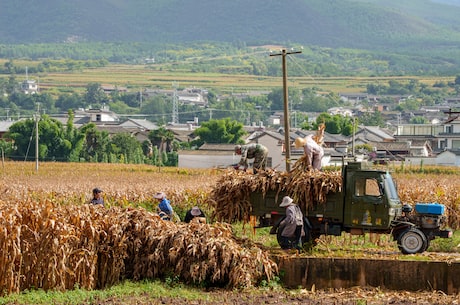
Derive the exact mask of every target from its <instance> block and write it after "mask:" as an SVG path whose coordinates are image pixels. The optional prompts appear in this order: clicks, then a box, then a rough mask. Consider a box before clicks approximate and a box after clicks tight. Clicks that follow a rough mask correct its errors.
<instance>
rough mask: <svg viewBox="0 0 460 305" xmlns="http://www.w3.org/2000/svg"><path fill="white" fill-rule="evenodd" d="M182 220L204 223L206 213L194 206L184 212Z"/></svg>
mask: <svg viewBox="0 0 460 305" xmlns="http://www.w3.org/2000/svg"><path fill="white" fill-rule="evenodd" d="M184 222H186V223H189V222H199V223H206V215H205V214H204V212H203V211H202V210H201V209H200V208H199V207H197V206H194V207H193V208H191V209H190V210H188V211H187V213H185V218H184Z"/></svg>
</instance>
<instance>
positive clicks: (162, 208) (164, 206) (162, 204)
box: [153, 192, 173, 220]
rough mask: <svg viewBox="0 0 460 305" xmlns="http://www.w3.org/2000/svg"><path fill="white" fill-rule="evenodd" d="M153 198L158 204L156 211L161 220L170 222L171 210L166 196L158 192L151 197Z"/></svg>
mask: <svg viewBox="0 0 460 305" xmlns="http://www.w3.org/2000/svg"><path fill="white" fill-rule="evenodd" d="M153 198H155V199H157V200H158V202H159V203H158V207H157V211H158V215H160V217H161V219H163V220H171V219H172V216H173V208H172V206H171V203H170V201H169V200H168V199H167V198H166V194H165V193H164V192H158V193H156V194H155V195H153Z"/></svg>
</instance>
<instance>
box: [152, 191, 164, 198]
mask: <svg viewBox="0 0 460 305" xmlns="http://www.w3.org/2000/svg"><path fill="white" fill-rule="evenodd" d="M165 197H166V194H165V193H163V192H158V193H156V194H155V195H153V198H155V199H163V198H165Z"/></svg>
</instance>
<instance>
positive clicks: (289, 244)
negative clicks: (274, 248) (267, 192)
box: [279, 196, 305, 249]
mask: <svg viewBox="0 0 460 305" xmlns="http://www.w3.org/2000/svg"><path fill="white" fill-rule="evenodd" d="M280 207H285V208H286V217H285V218H284V219H283V220H282V221H281V222H280V224H279V228H282V230H283V231H282V232H281V240H280V245H281V248H283V249H292V248H296V249H300V246H301V245H302V237H304V236H305V231H304V228H303V214H302V211H301V210H300V207H299V206H298V205H297V204H295V203H294V200H293V199H292V198H291V197H289V196H285V197H284V198H283V201H281V204H280Z"/></svg>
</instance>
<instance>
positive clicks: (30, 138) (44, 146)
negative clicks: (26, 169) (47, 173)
mask: <svg viewBox="0 0 460 305" xmlns="http://www.w3.org/2000/svg"><path fill="white" fill-rule="evenodd" d="M35 126H36V121H35V120H33V119H27V120H24V121H19V122H16V123H14V124H13V125H11V126H10V128H9V132H8V133H7V137H8V138H10V139H12V140H13V141H14V143H15V151H14V152H12V153H13V154H14V155H12V156H11V158H12V159H15V160H20V159H25V160H27V159H28V158H30V159H33V158H34V157H33V156H35V155H36V151H35V145H34V144H35V143H36V137H35V134H36V132H35ZM38 144H39V151H38V156H39V158H40V159H42V160H61V161H65V160H67V159H68V156H69V153H70V151H71V148H72V147H71V145H70V144H69V142H68V141H66V140H65V138H64V130H63V127H62V123H61V122H59V121H57V120H54V119H51V118H49V117H48V116H47V115H43V116H42V117H41V118H40V120H39V122H38Z"/></svg>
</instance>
